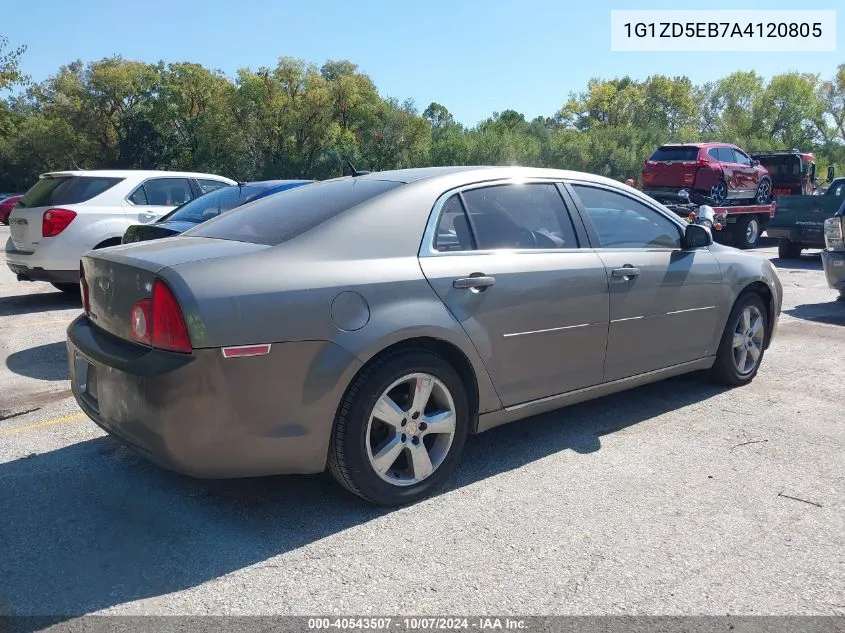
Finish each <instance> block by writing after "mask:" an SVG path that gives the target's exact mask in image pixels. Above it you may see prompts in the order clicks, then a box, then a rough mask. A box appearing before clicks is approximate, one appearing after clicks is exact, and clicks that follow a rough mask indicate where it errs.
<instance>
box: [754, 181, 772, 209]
mask: <svg viewBox="0 0 845 633" xmlns="http://www.w3.org/2000/svg"><path fill="white" fill-rule="evenodd" d="M771 196H772V183H770V182H769V181H768V180H764V181H763V182H761V183H760V187H759V188H758V189H757V204H769V200H771Z"/></svg>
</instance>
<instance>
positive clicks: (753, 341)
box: [712, 292, 767, 385]
mask: <svg viewBox="0 0 845 633" xmlns="http://www.w3.org/2000/svg"><path fill="white" fill-rule="evenodd" d="M766 327H767V322H766V306H765V305H764V304H763V299H762V298H761V297H760V295H758V294H757V293H756V292H746V293H745V294H742V295H740V297H739V299H737V301H736V303H735V304H734V307H733V310H731V314H730V316H729V317H728V321H727V323H726V324H725V331H724V332H723V334H722V340H721V342H720V343H719V351H718V352H717V353H716V362H715V363H714V364H713V369H712V372H713V375H714V377H715V378H716V379H717V380H718V381H719V382H722V383H725V384H728V385H744V384H747V383H749V382H751V381H752V380H754V377H755V376H756V375H757V370H758V369H759V368H760V363H761V362H762V361H763V353H764V351H765V350H764V347H765V344H766Z"/></svg>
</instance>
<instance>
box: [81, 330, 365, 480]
mask: <svg viewBox="0 0 845 633" xmlns="http://www.w3.org/2000/svg"><path fill="white" fill-rule="evenodd" d="M67 347H68V362H69V366H70V375H71V388H72V391H73V395H74V398H75V399H76V401H77V403H78V404H79V406H80V407H81V408H82V410H83V411H84V412H85V413H86V414H87V415H88V417H90V418H91V419H92V420H93V421H94V422H95V423H96V424H97V425H98V426H100V427H101V428H102V429H103V430H105V431H106V432H107V433H109V434H110V435H112V436H114V437H116V438H118V439H120V440H122V441H123V442H124V443H126V444H128V445H130V446H132V447H134V448H135V449H137V450H138V451H139V452H140V453H141V454H143V455H145V456H146V457H147V458H148V459H150V460H151V461H153V462H155V463H157V464H159V465H161V466H163V467H165V468H168V469H170V470H174V471H176V472H179V473H183V474H186V475H190V476H193V477H199V478H230V477H252V476H260V475H272V474H283V473H301V474H307V473H317V472H321V471H322V470H324V469H325V464H326V456H327V454H328V447H329V440H330V436H331V429H332V425H333V423H334V415H335V412H336V409H337V405H338V403H339V402H340V399H341V397H342V395H343V391H344V389H345V386H346V381H347V380H348V379H349V378H350V377H351V375H354V373H355V372H356V371H357V369H358V368H359V366H360V363H359V361H358V360H357V359H355V358H354V357H353V356H352V355H350V354H348V353H347V352H345V351H344V350H342V349H341V348H339V347H337V346H336V345H334V344H332V343H328V342H323V341H302V342H293V343H277V344H273V345H272V348H271V352H270V354H267V355H265V356H254V357H244V358H229V359H225V358H224V357H223V355H222V353H221V351H220V349H200V350H194V352H193V353H192V354H177V353H171V352H164V351H160V350H151V349H149V348H146V347H143V346H140V345H136V344H134V343H130V342H128V341H123V340H121V339H118V338H117V337H114V336H112V335H111V334H108V333H106V332H104V331H103V330H102V329H100V328H99V327H97V326H95V325H93V324H92V323H91V322H90V321H89V319H88V317H86V316H85V315H81V316H80V317H78V318H77V319H76V320H75V321H73V323H71V325H70V326H69V327H68V337H67ZM86 374H87V376H86ZM93 374H96V390H95V392H94V394H93V395H92V394H90V393H88V387H87V385H88V383H89V382H94V381H91V379H90V376H91V375H93Z"/></svg>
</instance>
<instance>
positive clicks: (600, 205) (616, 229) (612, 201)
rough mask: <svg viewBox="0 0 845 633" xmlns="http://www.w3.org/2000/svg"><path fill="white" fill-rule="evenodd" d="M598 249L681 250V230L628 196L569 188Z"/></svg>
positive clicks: (597, 188)
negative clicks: (597, 239) (589, 227)
mask: <svg viewBox="0 0 845 633" xmlns="http://www.w3.org/2000/svg"><path fill="white" fill-rule="evenodd" d="M572 188H573V189H574V190H575V192H576V193H577V194H578V197H579V198H580V199H581V204H583V205H584V208H585V210H586V212H587V216H588V218H589V219H590V222H591V223H592V225H593V227H594V228H595V230H596V233H597V234H598V238H599V246H600V247H601V248H627V249H631V248H671V249H679V248H681V229H680V227H679V226H678V225H677V224H675V223H674V222H672V221H671V220H670V219H669V218H667V217H664V216H663V215H662V214H661V213H659V212H658V211H656V210H654V209H652V208H650V207H648V206H646V205H645V204H643V203H642V202H640V201H638V200H635V199H634V198H631V197H630V196H627V195H624V194H621V193H617V192H615V191H610V190H608V189H601V188H599V187H591V186H589V185H573V186H572Z"/></svg>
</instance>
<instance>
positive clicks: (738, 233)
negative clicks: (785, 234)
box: [733, 215, 763, 249]
mask: <svg viewBox="0 0 845 633" xmlns="http://www.w3.org/2000/svg"><path fill="white" fill-rule="evenodd" d="M762 232H763V231H762V226H761V225H760V219H759V218H758V217H757V216H756V215H746V216H740V217H739V218H737V221H736V224H734V225H733V238H734V244H735V245H736V247H737V248H743V249H745V248H754V247H755V246H757V243H758V242H759V241H760V233H762Z"/></svg>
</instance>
